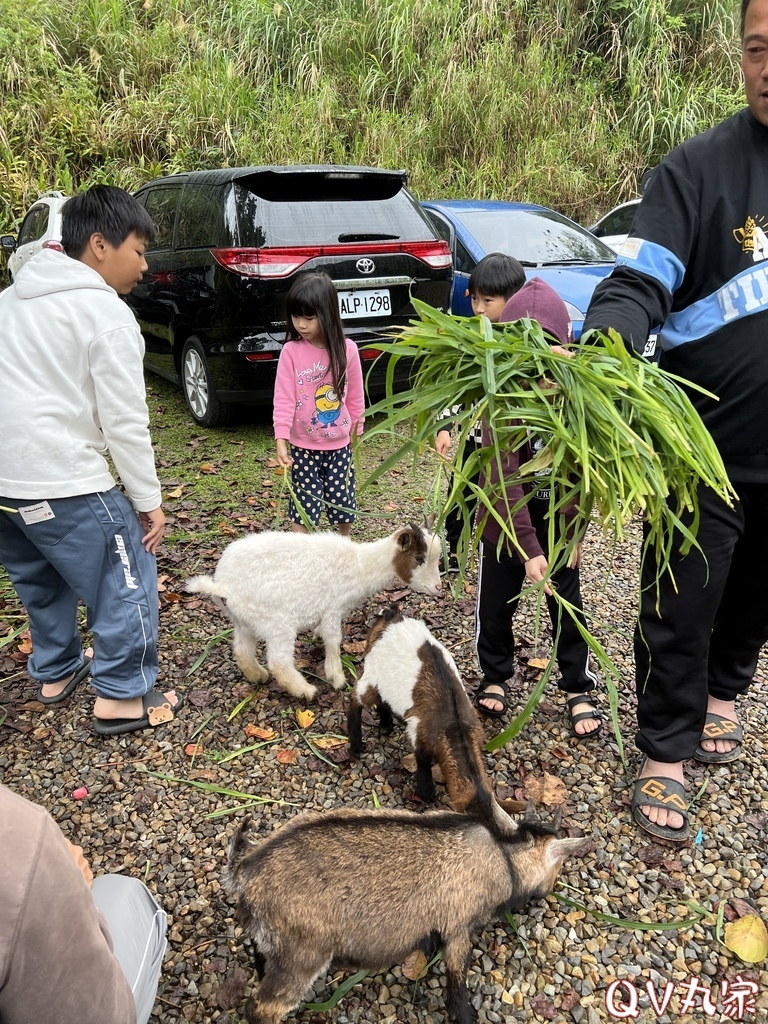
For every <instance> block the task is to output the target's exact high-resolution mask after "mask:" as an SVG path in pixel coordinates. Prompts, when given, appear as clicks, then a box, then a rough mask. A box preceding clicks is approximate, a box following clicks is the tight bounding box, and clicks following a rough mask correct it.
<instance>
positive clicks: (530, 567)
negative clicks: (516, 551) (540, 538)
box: [525, 555, 552, 595]
mask: <svg viewBox="0 0 768 1024" xmlns="http://www.w3.org/2000/svg"><path fill="white" fill-rule="evenodd" d="M547 568H548V563H547V560H546V558H545V557H544V555H536V556H535V557H534V558H529V559H528V561H527V562H526V563H525V575H526V576H527V577H528V579H529V580H530V581H531V583H541V582H542V580H544V579H546V576H547ZM544 593H545V594H549V595H551V594H552V591H551V590H550V589H549V586H547V585H546V584H545V585H544Z"/></svg>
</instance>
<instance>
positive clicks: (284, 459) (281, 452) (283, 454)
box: [275, 437, 293, 469]
mask: <svg viewBox="0 0 768 1024" xmlns="http://www.w3.org/2000/svg"><path fill="white" fill-rule="evenodd" d="M275 445H276V446H277V461H278V462H279V463H280V465H281V466H282V467H283V469H290V468H291V466H292V465H293V459H292V458H291V456H290V455H289V454H288V442H287V441H286V440H285V439H284V438H282V437H278V438H277V440H276V441H275Z"/></svg>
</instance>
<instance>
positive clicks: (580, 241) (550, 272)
mask: <svg viewBox="0 0 768 1024" xmlns="http://www.w3.org/2000/svg"><path fill="white" fill-rule="evenodd" d="M421 205H422V206H423V207H424V209H425V211H426V213H427V215H428V217H429V219H430V221H431V222H432V223H433V225H434V227H435V229H436V230H437V233H438V234H439V235H440V237H441V238H444V239H445V241H446V242H448V244H449V245H450V247H451V251H452V252H453V257H454V274H453V289H452V292H451V312H452V313H457V314H458V315H459V316H472V306H471V304H470V301H469V296H468V295H467V284H468V282H469V275H470V274H471V273H472V271H473V270H474V269H475V267H476V266H477V264H478V263H479V262H480V260H481V259H482V258H483V256H486V255H487V254H488V253H491V252H503V253H507V255H509V256H514V257H515V258H516V259H518V260H520V262H521V263H522V265H523V267H524V268H525V273H526V276H527V277H528V278H531V277H540V278H542V279H543V280H544V281H546V282H547V284H549V285H551V286H552V287H553V288H554V289H555V291H556V292H557V294H558V295H559V296H560V297H561V298H562V299H563V301H564V302H565V304H566V306H567V307H568V313H569V315H570V317H571V320H572V321H573V333H574V337H575V338H578V337H579V336H580V334H581V328H582V324H583V322H584V316H585V314H586V311H587V306H588V305H589V300H590V299H591V298H592V292H593V291H594V290H595V288H596V287H597V285H598V283H599V282H600V281H602V279H603V278H604V277H607V276H608V274H610V272H611V271H612V270H613V264H614V261H615V259H616V253H615V252H614V251H613V250H612V249H609V248H608V246H607V245H604V244H603V243H602V242H601V241H600V240H599V239H597V238H595V237H594V235H591V234H590V233H589V231H587V230H586V229H585V228H583V227H581V226H580V225H579V224H576V223H575V222H574V221H572V220H569V219H568V218H567V217H563V216H562V214H559V213H556V212H555V211H554V210H548V209H547V208H546V207H545V206H534V205H532V204H530V203H503V202H492V201H490V200H489V201H482V200H473V199H439V200H429V201H427V202H423V203H422V204H421Z"/></svg>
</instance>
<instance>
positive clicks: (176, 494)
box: [165, 486, 184, 498]
mask: <svg viewBox="0 0 768 1024" xmlns="http://www.w3.org/2000/svg"><path fill="white" fill-rule="evenodd" d="M183 491H184V488H183V486H179V487H175V488H174V489H173V490H172V491H168V492H167V494H166V495H165V496H166V498H180V497H181V495H182V493H183Z"/></svg>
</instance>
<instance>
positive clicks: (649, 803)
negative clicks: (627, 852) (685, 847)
mask: <svg viewBox="0 0 768 1024" xmlns="http://www.w3.org/2000/svg"><path fill="white" fill-rule="evenodd" d="M641 807H661V808H662V809H663V810H667V811H668V810H674V811H677V813H678V814H681V815H682V817H683V824H682V825H681V827H680V828H672V826H671V825H658V824H657V823H656V822H655V821H651V819H650V818H649V817H648V815H647V814H643V812H642V811H641V810H640V808H641ZM632 816H633V817H634V819H635V821H636V822H637V824H638V825H639V826H640V828H642V829H643V830H644V831H645V832H648V833H649V835H652V836H655V837H656V838H657V839H668V840H669V841H670V842H672V843H684V842H685V841H686V839H688V836H689V834H690V826H689V820H688V804H687V803H686V800H685V786H683V784H682V783H681V782H678V781H677V779H668V778H666V776H664V775H649V776H647V777H646V778H644V779H637V780H636V782H635V788H634V790H633V791H632Z"/></svg>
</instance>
